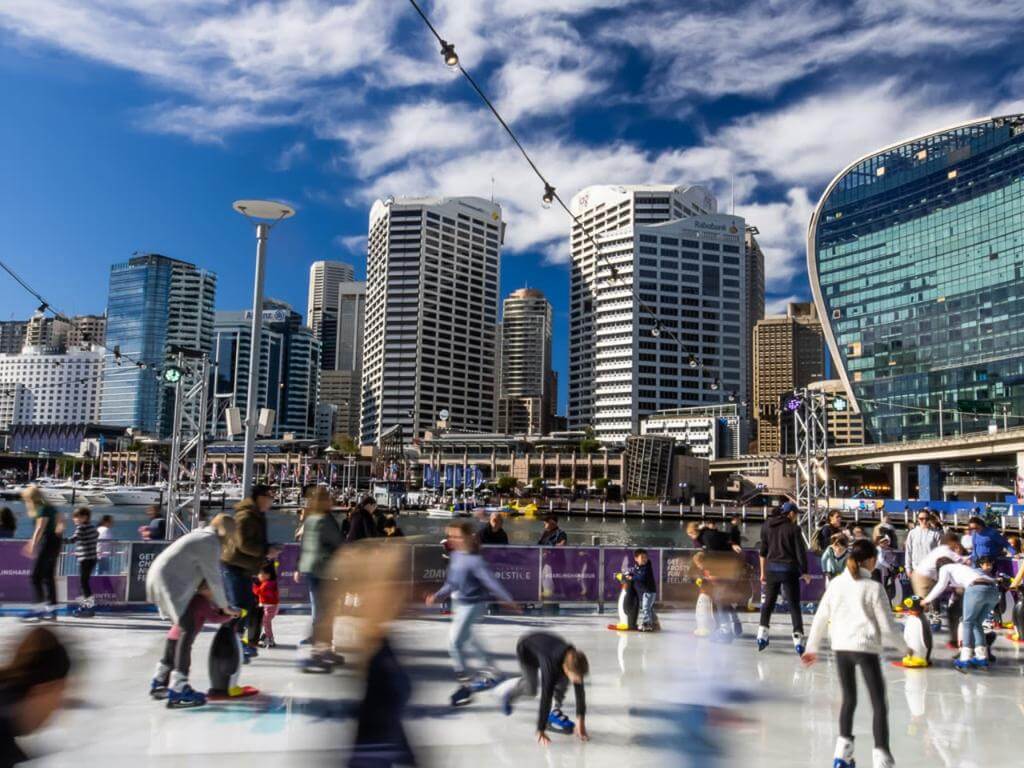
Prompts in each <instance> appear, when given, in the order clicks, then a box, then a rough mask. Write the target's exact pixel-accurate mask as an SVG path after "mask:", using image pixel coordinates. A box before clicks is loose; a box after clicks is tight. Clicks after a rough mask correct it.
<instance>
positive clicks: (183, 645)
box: [146, 515, 238, 709]
mask: <svg viewBox="0 0 1024 768" xmlns="http://www.w3.org/2000/svg"><path fill="white" fill-rule="evenodd" d="M234 531H235V521H234V519H233V518H231V517H230V516H228V515H217V516H216V517H215V518H213V520H212V521H211V522H210V525H209V527H208V528H203V529H202V530H198V531H192V533H189V534H187V535H185V536H182V537H181V538H180V539H178V540H177V541H175V542H174V543H173V544H171V545H170V546H169V547H167V549H165V550H164V551H163V552H161V553H160V554H159V555H157V557H156V559H155V560H154V561H153V563H152V565H150V566H149V571H148V573H147V574H146V599H147V600H149V602H151V603H155V604H156V606H157V608H159V609H160V613H161V614H162V615H163V616H166V617H168V618H169V619H170V620H171V623H173V624H174V625H176V627H177V628H178V631H177V632H175V633H174V634H176V635H177V638H176V639H174V638H169V639H168V648H170V643H171V642H172V641H173V642H174V646H173V656H170V655H168V656H165V658H164V659H162V660H161V661H160V662H159V663H158V664H157V670H156V676H155V677H154V678H153V682H152V684H151V686H150V693H151V694H152V695H153V696H154V697H157V698H160V694H161V693H162V692H161V691H160V688H166V689H167V706H168V707H169V708H171V709H177V708H179V707H198V706H202V705H203V704H205V703H206V696H205V695H204V694H202V693H200V692H199V691H195V690H193V689H192V686H190V685H189V684H188V673H189V669H190V668H191V666H192V643H193V642H194V641H195V639H196V635H198V634H199V630H200V629H201V628H202V621H201V619H200V617H201V616H202V617H203V618H205V617H206V614H207V612H208V610H209V605H210V603H213V605H214V606H215V607H216V608H219V609H220V610H221V611H222V612H223V613H226V614H229V615H231V616H237V615H238V612H237V611H235V610H234V609H233V608H232V606H231V605H229V604H228V599H227V596H226V594H225V591H224V578H223V576H221V568H220V556H221V547H222V545H223V542H224V540H225V538H227V537H229V536H231V535H232V534H233V533H234ZM204 582H205V587H206V588H207V589H208V590H209V592H208V595H209V597H205V596H204V592H205V590H203V589H202V588H203V587H204Z"/></svg>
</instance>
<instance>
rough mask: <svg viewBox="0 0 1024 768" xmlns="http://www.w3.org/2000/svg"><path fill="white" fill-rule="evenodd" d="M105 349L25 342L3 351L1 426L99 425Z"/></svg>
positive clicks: (0, 364) (0, 395) (0, 372)
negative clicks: (54, 349)
mask: <svg viewBox="0 0 1024 768" xmlns="http://www.w3.org/2000/svg"><path fill="white" fill-rule="evenodd" d="M102 371H103V353H102V352H100V351H95V352H93V351H91V350H89V351H84V350H78V349H75V350H71V351H69V352H66V353H64V352H56V353H55V352H51V351H50V350H48V349H46V348H45V347H25V348H24V350H23V351H22V352H19V353H18V354H0V429H4V430H6V429H9V428H10V426H11V425H12V424H21V425H25V426H27V425H38V424H96V423H98V421H99V407H100V382H101V373H102Z"/></svg>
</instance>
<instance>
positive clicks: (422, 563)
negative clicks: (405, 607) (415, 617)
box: [412, 545, 448, 602]
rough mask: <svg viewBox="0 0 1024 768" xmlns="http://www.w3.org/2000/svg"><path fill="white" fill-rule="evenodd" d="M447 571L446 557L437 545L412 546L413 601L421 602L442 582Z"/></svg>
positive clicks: (439, 586) (438, 587) (437, 588)
mask: <svg viewBox="0 0 1024 768" xmlns="http://www.w3.org/2000/svg"><path fill="white" fill-rule="evenodd" d="M447 573H448V558H447V557H445V556H444V549H442V548H441V547H440V546H439V545H437V546H433V545H432V546H427V547H413V550H412V582H413V593H412V599H413V601H414V602H422V601H423V598H425V597H426V596H427V595H431V594H433V593H434V592H436V591H437V590H439V589H440V588H441V585H442V584H444V578H445V575H446V574H447Z"/></svg>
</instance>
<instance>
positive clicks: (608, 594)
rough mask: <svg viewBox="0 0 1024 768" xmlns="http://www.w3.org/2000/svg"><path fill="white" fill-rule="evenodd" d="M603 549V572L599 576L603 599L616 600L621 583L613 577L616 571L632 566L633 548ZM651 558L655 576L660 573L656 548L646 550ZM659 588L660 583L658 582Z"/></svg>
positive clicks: (659, 561)
mask: <svg viewBox="0 0 1024 768" xmlns="http://www.w3.org/2000/svg"><path fill="white" fill-rule="evenodd" d="M602 549H603V550H604V573H603V574H602V576H601V583H602V584H603V589H604V595H603V597H604V599H605V600H609V601H613V602H614V601H616V600H618V599H619V592H621V591H622V584H621V583H619V581H618V580H617V579H616V578H615V574H616V573H621V572H622V571H627V570H629V569H630V568H632V567H633V551H634V550H633V549H626V548H623V547H602ZM647 554H648V555H649V556H650V558H651V567H652V568H653V569H654V574H655V578H656V579H657V578H659V577H660V575H661V552H660V551H659V550H657V549H649V550H647ZM658 586H659V589H660V587H661V585H660V584H659V585H658Z"/></svg>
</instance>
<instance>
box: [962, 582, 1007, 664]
mask: <svg viewBox="0 0 1024 768" xmlns="http://www.w3.org/2000/svg"><path fill="white" fill-rule="evenodd" d="M998 603H999V589H998V587H996V585H995V584H972V585H971V586H969V587H968V588H967V589H965V590H964V618H963V622H964V640H963V643H964V648H984V647H985V646H986V643H985V630H984V629H982V628H981V623H982V622H983V621H984V620H985V617H986V616H988V615H989V614H990V613H991V612H992V609H994V608H995V607H996V605H998Z"/></svg>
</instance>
